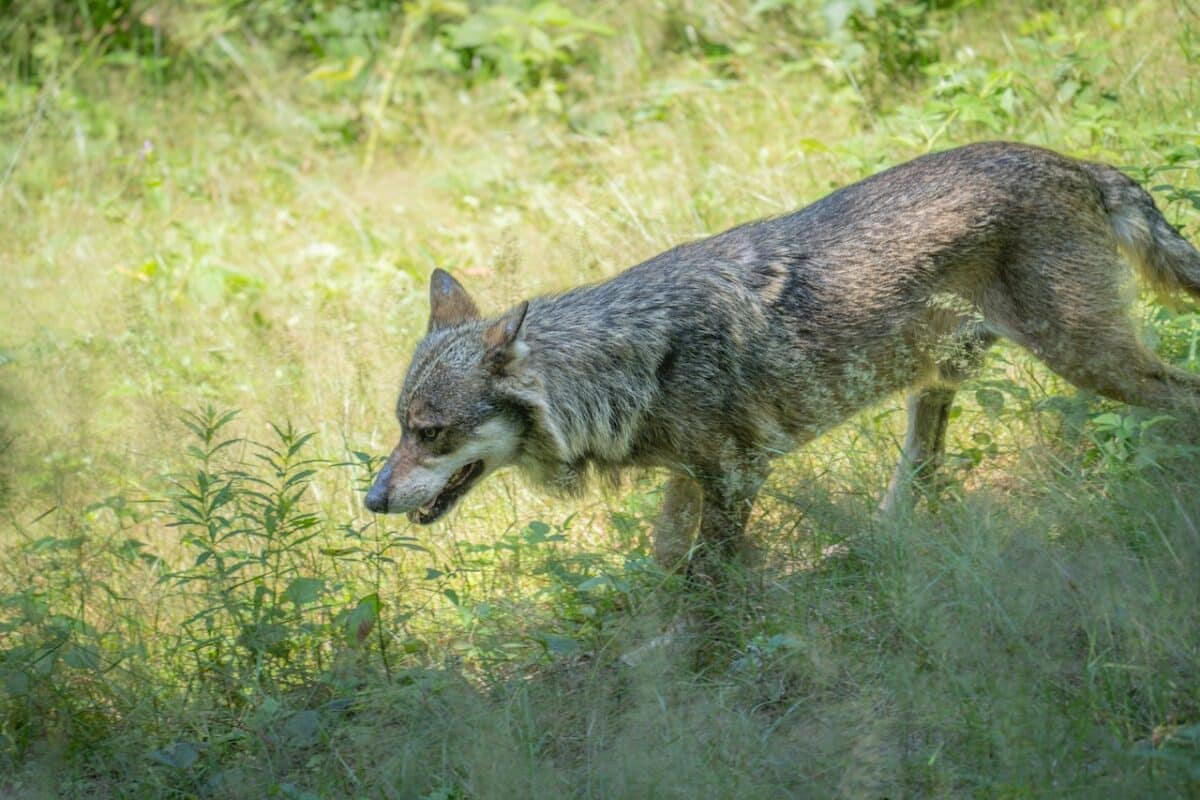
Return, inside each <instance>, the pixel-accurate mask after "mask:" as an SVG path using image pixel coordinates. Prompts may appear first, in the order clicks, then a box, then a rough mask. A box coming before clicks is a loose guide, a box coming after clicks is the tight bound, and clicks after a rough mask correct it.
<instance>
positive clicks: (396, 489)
mask: <svg viewBox="0 0 1200 800" xmlns="http://www.w3.org/2000/svg"><path fill="white" fill-rule="evenodd" d="M527 309H528V303H522V304H521V305H519V306H517V307H516V308H515V309H513V310H512V311H510V312H509V313H507V314H505V315H504V316H502V317H500V318H499V319H494V320H483V319H481V318H480V316H479V311H478V309H477V308H476V306H475V303H474V301H472V300H471V298H470V296H469V295H468V294H467V291H466V290H465V289H464V288H463V287H462V285H461V284H459V282H458V281H456V280H455V279H454V278H452V277H450V275H449V274H448V273H446V272H444V271H442V270H440V269H437V270H434V272H433V278H432V280H431V282H430V286H429V329H428V331H427V332H426V334H425V338H424V339H422V340H421V343H420V344H418V345H417V349H416V352H415V353H413V358H412V362H411V363H410V364H409V367H408V375H407V376H406V377H405V379H404V387H403V389H402V390H401V391H400V400H399V402H398V403H397V404H396V417H397V419H398V420H399V422H400V431H401V435H400V443H399V444H397V445H396V447H395V449H394V450H392V454H391V456H389V457H388V460H387V463H385V464H384V466H383V469H382V470H380V472H379V474H378V475H377V476H376V477H375V482H374V484H373V485H372V486H371V489H370V491H368V492H367V499H366V505H367V508H368V509H370V510H371V511H376V512H380V513H397V514H398V513H407V514H408V518H409V519H410V520H412V521H413V522H419V523H421V524H423V525H427V524H429V523H431V522H433V521H434V520H436V519H438V518H439V517H441V516H442V515H443V514H445V513H446V512H447V511H449V510H450V508H451V507H453V506H454V504H455V503H456V502H457V501H458V500H459V498H461V497H462V496H463V495H465V494H466V493H467V492H468V491H470V489H471V487H473V486H474V485H475V484H476V483H478V482H479V480H480V479H481V478H483V477H484V476H485V475H487V474H488V473H490V472H493V471H494V470H497V469H499V468H500V467H503V466H505V465H507V464H511V463H513V462H514V461H515V460H516V458H517V456H518V455H519V453H520V448H521V437H522V433H523V431H524V427H525V424H524V422H523V415H522V412H521V410H520V408H518V407H517V406H515V405H514V404H513V403H511V402H510V401H507V400H506V399H505V398H504V397H503V396H502V395H501V394H500V392H499V391H498V387H497V384H498V382H499V380H500V379H501V378H502V377H503V376H504V375H505V373H506V371H507V370H509V369H511V368H512V367H513V366H514V363H515V362H516V361H517V360H518V359H519V351H520V334H521V326H522V325H523V324H524V321H525V312H526V311H527Z"/></svg>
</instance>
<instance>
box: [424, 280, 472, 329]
mask: <svg viewBox="0 0 1200 800" xmlns="http://www.w3.org/2000/svg"><path fill="white" fill-rule="evenodd" d="M473 319H479V309H478V308H476V307H475V301H474V300H472V299H471V296H470V295H468V294H467V290H466V289H464V288H463V287H462V284H461V283H459V282H458V281H456V280H454V278H452V277H450V273H449V272H446V271H445V270H444V269H435V270H434V271H433V275H432V276H431V277H430V279H429V330H428V331H426V333H433V332H434V331H436V330H440V329H442V328H449V327H450V326H451V325H458V324H459V323H462V322H467V321H469V320H473Z"/></svg>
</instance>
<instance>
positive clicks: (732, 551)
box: [687, 467, 766, 586]
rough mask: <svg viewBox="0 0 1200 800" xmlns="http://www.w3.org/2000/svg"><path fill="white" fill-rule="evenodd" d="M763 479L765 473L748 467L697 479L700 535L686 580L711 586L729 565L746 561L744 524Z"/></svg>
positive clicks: (747, 557)
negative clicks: (700, 497)
mask: <svg viewBox="0 0 1200 800" xmlns="http://www.w3.org/2000/svg"><path fill="white" fill-rule="evenodd" d="M765 479H766V472H765V470H761V469H755V468H752V467H743V468H740V469H737V470H733V471H730V472H726V473H721V474H717V475H711V474H708V475H705V476H704V477H702V478H700V487H701V490H702V492H703V497H704V501H703V503H702V505H701V510H700V532H699V534H698V535H697V537H696V544H695V547H693V548H692V558H691V561H690V562H689V563H688V571H687V574H688V577H689V579H691V580H692V581H694V582H696V583H699V584H701V585H707V586H715V585H717V584H719V583H720V582H721V579H722V576H723V575H724V573H725V572H726V570H727V569H728V568H729V566H730V565H734V564H738V563H745V562H746V561H748V560H749V556H750V554H751V548H750V547H749V545H748V543H747V541H746V523H747V521H748V520H749V519H750V509H751V507H752V506H753V505H754V498H755V497H756V496H757V495H758V490H759V488H760V487H761V486H762V484H763V481H764V480H765Z"/></svg>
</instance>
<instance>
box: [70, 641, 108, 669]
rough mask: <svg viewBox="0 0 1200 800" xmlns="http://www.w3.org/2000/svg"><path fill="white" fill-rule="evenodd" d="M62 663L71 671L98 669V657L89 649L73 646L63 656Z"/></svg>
mask: <svg viewBox="0 0 1200 800" xmlns="http://www.w3.org/2000/svg"><path fill="white" fill-rule="evenodd" d="M63 663H65V664H66V665H67V666H68V667H71V668H72V669H87V670H97V669H100V657H99V656H98V655H96V651H95V650H93V649H91V648H90V647H79V646H78V645H74V646H72V647H70V648H69V649H68V650H67V651H66V653H64V654H63Z"/></svg>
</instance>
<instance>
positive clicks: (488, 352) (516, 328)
mask: <svg viewBox="0 0 1200 800" xmlns="http://www.w3.org/2000/svg"><path fill="white" fill-rule="evenodd" d="M527 311H529V302H528V301H526V302H524V303H521V305H519V306H517V307H516V308H514V309H513V310H512V311H510V312H508V313H507V314H505V315H504V316H503V317H501V318H500V319H498V320H496V321H495V322H493V323H492V324H491V325H488V327H487V330H485V331H484V332H483V346H484V350H485V354H484V357H483V360H484V363H486V364H488V365H490V366H491V368H492V370H493V371H495V372H500V371H502V370H503V369H504V368H505V367H507V366H508V365H509V364H511V363H512V361H513V359H515V358H516V356H517V353H516V352H515V348H514V345H515V344H516V342H517V336H519V335H520V333H521V326H522V325H524V324H525V314H526V312H527Z"/></svg>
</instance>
